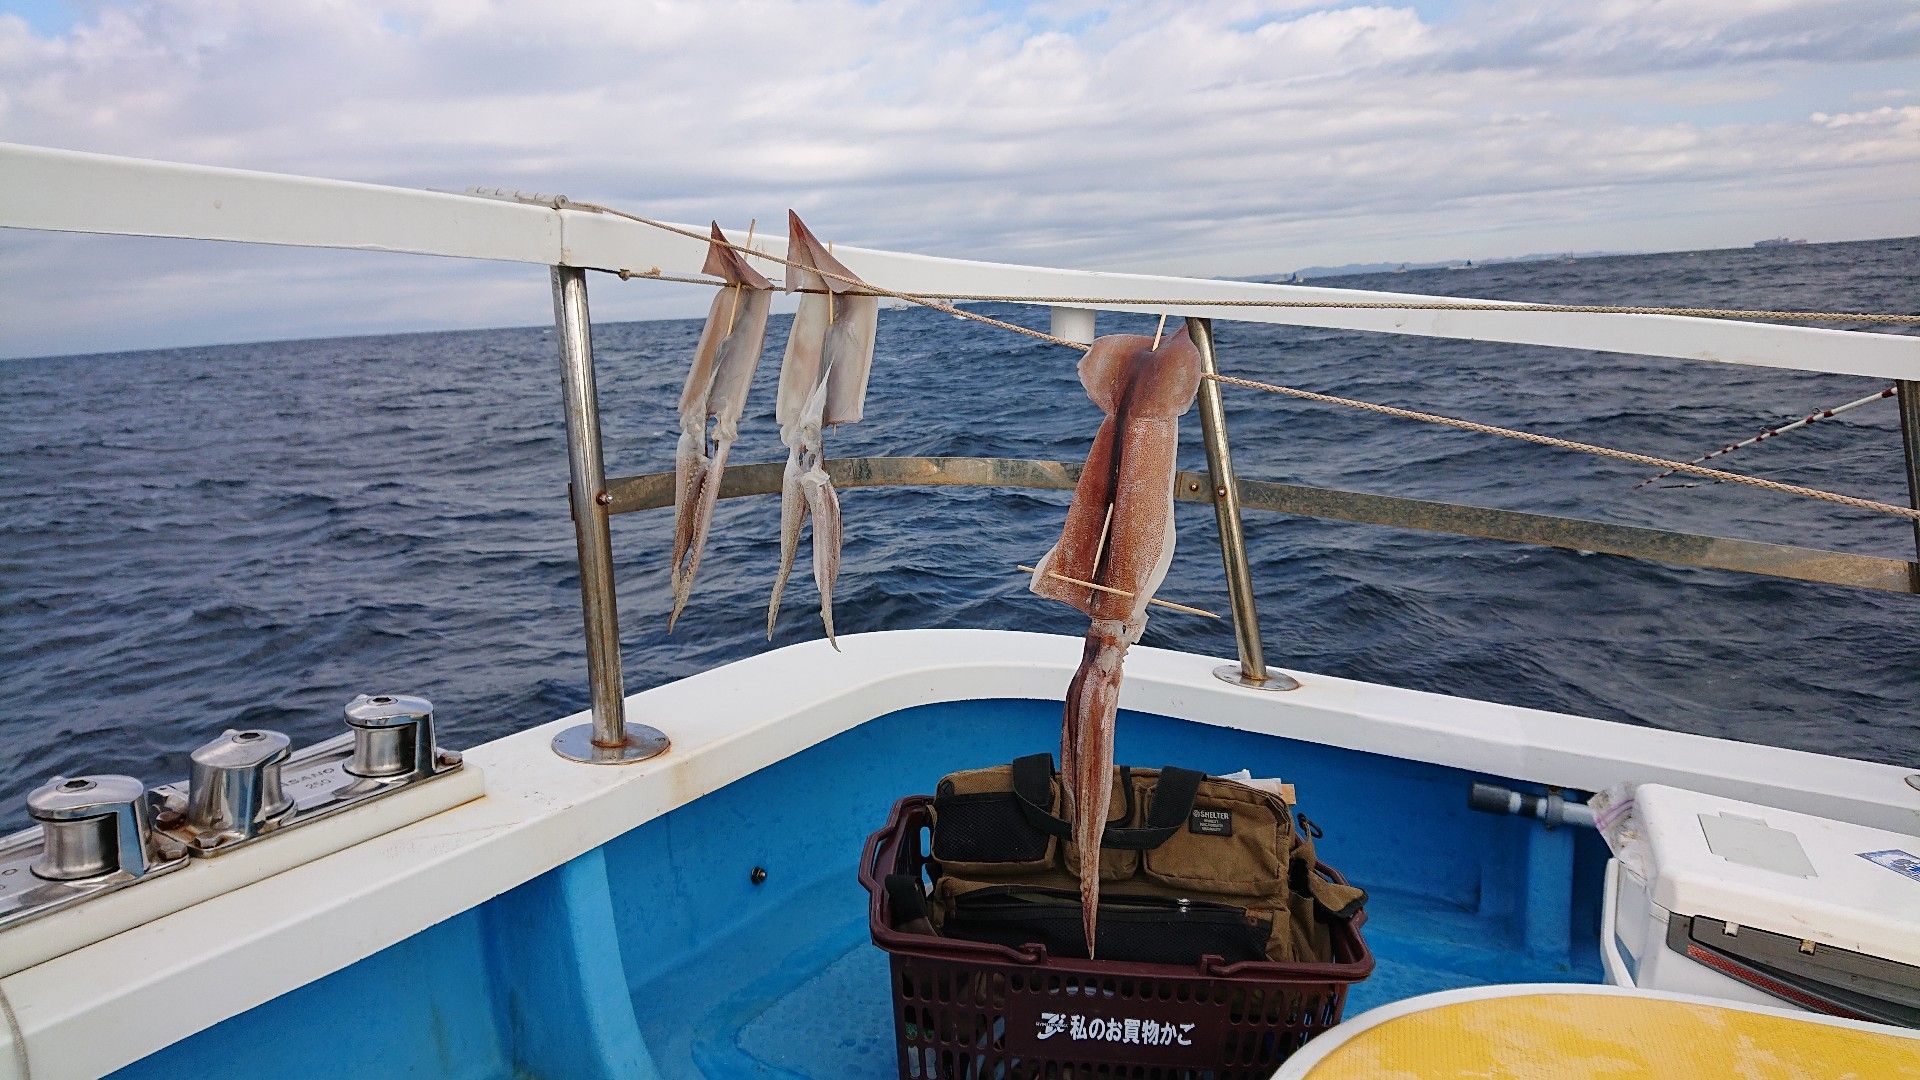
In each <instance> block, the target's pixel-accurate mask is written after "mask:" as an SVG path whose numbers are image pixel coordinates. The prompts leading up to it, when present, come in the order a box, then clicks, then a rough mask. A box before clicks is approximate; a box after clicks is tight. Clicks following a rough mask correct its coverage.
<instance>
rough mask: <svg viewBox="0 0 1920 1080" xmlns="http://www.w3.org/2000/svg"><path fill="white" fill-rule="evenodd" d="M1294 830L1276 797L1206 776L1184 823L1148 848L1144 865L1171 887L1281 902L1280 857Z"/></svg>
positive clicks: (1152, 878)
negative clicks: (1157, 843) (1162, 841)
mask: <svg viewBox="0 0 1920 1080" xmlns="http://www.w3.org/2000/svg"><path fill="white" fill-rule="evenodd" d="M1143 796H1144V797H1145V798H1148V799H1151V797H1152V792H1150V791H1148V792H1143ZM1292 834H1293V819H1292V817H1291V816H1290V814H1289V812H1288V810H1287V806H1286V804H1285V803H1283V802H1281V801H1280V799H1279V798H1278V797H1276V796H1273V795H1269V794H1267V793H1265V792H1261V791H1256V790H1254V789H1252V788H1249V787H1246V786H1244V785H1241V784H1236V783H1233V782H1231V781H1227V780H1213V779H1208V780H1204V781H1202V782H1201V784H1200V789H1199V791H1198V793H1197V794H1196V795H1195V796H1194V801H1193V811H1192V814H1191V816H1190V818H1189V820H1188V822H1187V824H1186V826H1185V827H1183V828H1180V829H1178V830H1176V831H1175V832H1174V834H1173V835H1172V836H1170V837H1168V838H1167V840H1166V841H1165V842H1164V843H1162V844H1161V845H1160V846H1158V847H1156V848H1153V849H1151V850H1149V851H1147V852H1146V853H1145V859H1144V862H1143V866H1144V868H1145V872H1146V877H1147V879H1148V880H1150V881H1153V882H1156V883H1158V884H1160V885H1163V886H1166V887H1169V888H1175V889H1188V890H1192V891H1194V892H1196V893H1207V894H1219V895H1225V896H1247V897H1263V898H1269V899H1272V900H1274V901H1276V902H1277V901H1278V900H1280V899H1281V898H1283V897H1285V896H1286V894H1287V876H1286V869H1287V868H1286V865H1285V863H1284V862H1282V859H1283V858H1284V854H1283V853H1285V852H1288V851H1289V850H1291V848H1292V840H1293V835H1292Z"/></svg>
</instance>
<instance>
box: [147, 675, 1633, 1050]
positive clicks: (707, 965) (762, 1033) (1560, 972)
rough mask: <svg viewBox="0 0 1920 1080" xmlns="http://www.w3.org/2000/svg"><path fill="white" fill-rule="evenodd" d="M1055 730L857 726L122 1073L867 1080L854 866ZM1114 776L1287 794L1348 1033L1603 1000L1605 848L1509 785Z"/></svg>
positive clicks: (1217, 756)
mask: <svg viewBox="0 0 1920 1080" xmlns="http://www.w3.org/2000/svg"><path fill="white" fill-rule="evenodd" d="M1059 709H1060V705H1059V704H1058V703H1057V702H1041V701H1007V700H1001V701H973V702H957V703H946V704H938V705H926V706H921V707H918V708H913V709H907V710H903V711H901V712H897V713H893V714H891V715H888V716H884V717H881V718H879V719H876V720H873V721H871V722H869V723H867V724H864V725H862V726H860V727H858V728H855V729H853V730H851V731H848V732H846V733H844V734H842V735H839V736H837V737H835V738H832V739H829V740H827V741H825V742H822V743H820V744H819V745H817V746H814V747H813V748H811V749H809V750H807V751H806V752H804V753H801V754H798V755H796V756H794V757H791V758H789V759H787V760H785V761H782V762H780V763H778V764H776V765H773V766H771V767H769V768H766V769H763V770H760V771H759V772H756V773H754V774H753V775H751V776H749V777H747V778H745V779H743V780H741V781H739V782H737V783H734V784H731V785H729V786H727V787H725V788H722V789H721V790H719V791H716V792H713V793H711V794H708V795H706V796H704V797H703V798H699V799H696V800H694V801H693V802H690V803H688V804H686V805H685V806H682V807H680V808H679V809H677V810H675V811H673V812H671V813H669V814H667V815H665V816H662V817H660V818H657V819H655V820H653V821H650V822H647V823H646V824H644V825H641V826H639V827H638V828H635V829H633V830H631V831H629V832H627V833H625V834H623V835H621V836H620V837H618V838H616V839H615V840H613V841H611V842H610V843H607V844H606V845H604V846H602V847H600V848H598V849H595V850H594V851H591V852H589V853H588V854H586V855H584V856H582V857H580V858H578V859H575V860H573V861H571V862H569V863H567V864H565V865H563V866H561V867H559V868H558V869H556V870H553V871H551V872H549V873H547V874H544V875H542V876H540V877H539V878H536V879H534V880H533V881H529V882H527V883H526V884H524V885H521V886H519V887H517V888H515V889H513V890H511V891H509V892H507V893H504V894H502V895H500V896H498V897H496V898H494V899H493V900H491V901H489V902H487V903H486V904H483V905H481V906H480V907H478V908H475V909H472V910H470V911H467V912H464V913H462V914H461V915H458V916H455V917H454V918H452V919H449V920H447V921H445V922H443V923H441V924H439V925H437V926H435V927H433V928H431V929H429V930H427V931H425V932H423V933H421V934H418V935H416V936H415V937H413V938H411V939H408V940H407V941H403V942H401V943H399V944H397V945H394V946H392V947H390V948H387V949H385V950H383V951H381V952H379V953H376V954H374V955H373V956H370V957H368V958H367V959H365V960H363V961H360V962H359V963H356V964H353V965H351V966H349V967H347V968H345V969H343V970H341V971H338V972H336V973H334V974H333V975H330V976H328V977H326V978H324V979H322V980H320V981H318V982H315V983H312V984H309V985H308V986H306V987H303V988H301V989H300V990H298V991H296V992H294V993H292V994H289V995H286V996H284V997H282V998H279V999H277V1000H275V1001H272V1002H269V1003H267V1004H265V1005H262V1006H260V1007H258V1008H256V1009H253V1010H251V1011H249V1012H247V1013H243V1014H241V1015H240V1016H236V1017H233V1018H232V1019H229V1020H227V1021H225V1022H223V1023H221V1024H219V1025H216V1026H215V1027H213V1028H210V1029H208V1030H206V1031H203V1032H201V1033H200V1034H198V1035H195V1036H192V1037H190V1038H188V1039H186V1040H183V1041H182V1042H180V1043H176V1044H175V1045H173V1046H171V1047H169V1048H167V1049H166V1050H164V1051H162V1052H160V1053H158V1054H156V1055H154V1056H152V1057H150V1058H148V1059H146V1060H144V1061H141V1062H138V1063H136V1064H135V1065H133V1066H130V1067H129V1068H128V1069H126V1070H123V1072H122V1073H121V1074H120V1075H124V1076H129V1077H147V1076H152V1077H162V1076H166V1077H172V1076H178V1075H183V1074H192V1073H197V1072H219V1073H224V1074H234V1073H238V1074H244V1075H274V1076H279V1077H304V1076H323V1075H324V1076H327V1077H330V1078H332V1077H338V1076H340V1075H366V1076H375V1075H379V1076H421V1077H428V1076H448V1077H461V1078H467V1077H473V1078H481V1077H503V1078H504V1077H513V1078H524V1077H542V1078H545V1077H555V1078H559V1077H594V1076H615V1075H618V1076H648V1075H659V1076H666V1077H693V1076H736V1075H737V1076H747V1075H753V1076H793V1077H886V1076H891V1075H893V1074H894V1070H895V1065H894V1051H893V1030H892V1020H891V1008H890V1002H889V996H888V994H889V991H888V979H887V961H886V957H885V955H884V954H883V953H881V952H880V951H879V950H878V949H876V948H875V947H874V946H873V945H872V944H871V943H870V942H869V941H868V939H867V927H866V894H865V892H864V891H863V890H862V889H861V888H860V887H859V886H858V885H857V884H856V883H855V881H854V869H855V866H854V864H855V862H856V861H857V858H858V854H859V851H860V847H861V844H862V842H863V840H864V839H865V837H866V835H867V834H868V833H869V832H871V831H872V830H873V829H875V828H877V827H878V826H879V825H880V824H881V823H882V822H883V821H884V820H885V818H886V814H887V810H888V808H889V807H890V806H891V804H892V803H893V801H894V800H895V799H896V798H898V797H899V796H901V795H905V794H911V793H915V792H924V791H928V790H930V789H931V788H932V786H933V784H934V782H935V780H937V779H938V777H939V776H941V775H942V774H944V773H946V772H949V771H951V770H953V769H958V768H965V767H972V766H978V765H987V764H993V763H996V762H1004V761H1007V760H1010V759H1011V758H1013V757H1015V756H1017V755H1018V754H1020V753H1024V752H1031V751H1032V750H1034V749H1036V748H1044V747H1047V746H1049V745H1051V744H1052V743H1054V742H1055V741H1057V732H1058V724H1059ZM1118 759H1119V760H1121V761H1127V762H1134V763H1139V764H1142V765H1158V764H1162V763H1175V764H1182V765H1187V766H1190V767H1194V768H1200V769H1205V770H1208V771H1210V772H1216V773H1219V772H1231V771H1234V770H1237V769H1241V768H1248V769H1251V770H1252V771H1253V773H1254V774H1255V775H1257V776H1279V777H1282V778H1284V779H1286V780H1288V781H1291V782H1292V783H1294V784H1295V785H1297V787H1298V790H1299V794H1300V799H1301V806H1302V808H1303V809H1304V810H1305V811H1306V812H1307V814H1308V815H1309V816H1310V817H1312V818H1313V819H1314V820H1315V821H1316V822H1317V823H1319V824H1320V826H1321V827H1322V828H1323V829H1324V830H1325V832H1326V835H1325V837H1324V838H1323V839H1322V840H1320V841H1319V845H1318V846H1319V850H1320V854H1321V857H1322V858H1323V859H1324V860H1325V861H1327V862H1328V863H1330V864H1332V865H1334V866H1337V867H1339V868H1340V869H1341V870H1342V871H1343V872H1344V873H1345V874H1346V875H1347V876H1348V877H1349V878H1350V879H1351V880H1353V881H1354V882H1355V883H1357V884H1360V885H1362V886H1364V887H1366V888H1367V889H1368V890H1369V892H1370V894H1371V899H1370V902H1369V904H1368V919H1367V923H1366V926H1365V930H1364V935H1365V937H1366V939H1367V941H1368V943H1369V945H1370V946H1371V947H1372V949H1373V951H1374V953H1375V955H1376V958H1377V963H1378V967H1377V969H1376V971H1375V973H1374V975H1373V976H1372V977H1371V978H1369V979H1368V980H1366V981H1365V982H1363V983H1361V984H1359V985H1358V986H1356V987H1355V988H1354V989H1353V991H1352V992H1351V994H1350V996H1349V999H1348V1005H1347V1015H1349V1016H1351V1015H1355V1014H1356V1013H1358V1012H1360V1011H1363V1010H1365V1009H1368V1008H1371V1007H1373V1006H1376V1005H1380V1004H1384V1003H1386V1002H1390V1001H1395V1000H1399V999H1402V998H1406V997H1410V996H1413V995H1417V994H1424V993H1428V992H1431V991H1436V990H1444V989H1451V988H1455V987H1464V986H1474V985H1483V984H1487V983H1503V982H1547V981H1575V982H1597V981H1599V979H1600V966H1599V960H1598V956H1597V952H1596V948H1595V937H1596V934H1597V932H1598V926H1599V899H1600V872H1601V869H1602V866H1603V865H1604V861H1605V848H1604V846H1603V845H1602V844H1601V842H1600V840H1599V838H1598V836H1597V835H1595V834H1593V833H1592V832H1591V831H1590V830H1585V829H1574V828H1562V829H1557V830H1548V829H1546V828H1544V827H1542V826H1541V825H1539V824H1538V823H1536V822H1532V821H1527V820H1522V819H1519V818H1508V817H1495V816H1490V815H1485V814H1479V813H1474V812H1472V811H1470V810H1468V809H1467V805H1466V801H1467V788H1468V786H1469V785H1470V784H1471V783H1472V782H1473V781H1475V780H1493V781H1496V782H1503V783H1507V782H1511V781H1510V780H1509V778H1504V777H1493V776H1486V775H1479V774H1474V773H1469V772H1466V771H1463V770H1457V769H1451V768H1445V767H1440V766H1434V765H1427V764H1423V763H1419V762H1412V761H1406V760H1401V759H1396V758H1388V757H1382V756H1378V755H1371V754H1365V753H1360V752H1356V751H1351V750H1343V749H1335V748H1329V747H1325V746H1321V745H1317V744H1310V743H1302V742H1295V741H1290V740H1286V739H1276V738H1272V737H1268V736H1261V735H1256V734H1252V733H1248V732H1243V731H1236V730H1231V729H1226V728H1215V727H1209V726H1207V725H1204V724H1195V723H1190V722H1186V721H1180V720H1174V719H1169V718H1166V717H1160V716H1153V715H1146V714H1139V713H1126V714H1123V715H1122V717H1121V719H1120V739H1119V748H1118ZM1518 786H1522V787H1524V786H1525V785H1518ZM755 868H761V869H764V870H765V871H766V876H765V879H764V881H763V882H761V883H758V884H756V883H755V882H754V881H753V875H752V872H753V870H754V869H755Z"/></svg>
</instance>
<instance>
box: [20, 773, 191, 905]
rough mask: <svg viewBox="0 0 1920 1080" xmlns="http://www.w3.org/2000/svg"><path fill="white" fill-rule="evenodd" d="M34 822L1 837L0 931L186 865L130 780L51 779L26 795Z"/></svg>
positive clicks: (180, 851) (184, 857)
mask: <svg viewBox="0 0 1920 1080" xmlns="http://www.w3.org/2000/svg"><path fill="white" fill-rule="evenodd" d="M27 812H28V813H29V814H30V815H32V817H33V819H34V820H35V821H37V822H39V824H38V825H37V826H36V827H34V828H31V829H26V830H24V831H21V832H17V833H15V834H13V835H12V836H9V837H5V838H0V930H4V929H6V928H8V927H11V926H15V925H18V924H20V923H23V922H26V921H28V920H30V919H36V918H39V917H40V916H42V915H47V914H51V913H52V912H55V911H58V910H60V909H61V908H64V907H68V906H71V905H73V904H77V903H79V902H80V901H82V900H86V899H89V898H91V897H94V896H100V895H103V894H105V893H109V892H112V891H114V890H116V889H120V888H124V887H126V886H128V885H132V884H134V883H135V882H138V881H144V880H145V879H147V878H150V877H156V876H158V875H160V874H164V873H167V872H168V871H170V870H178V869H179V868H180V867H182V866H184V865H186V862H187V852H186V848H185V847H184V846H183V845H181V844H180V843H179V842H177V841H174V840H171V839H168V838H167V837H164V836H160V835H158V834H156V833H155V832H154V829H153V814H152V807H151V804H150V802H149V800H148V796H147V788H146V785H145V784H142V783H141V782H140V781H138V780H135V779H134V778H133V777H131V776H113V775H101V776H75V777H71V778H69V777H64V776H56V777H54V778H53V779H52V780H49V781H47V782H46V783H45V784H43V785H41V786H40V787H38V788H36V789H34V791H33V793H32V794H30V795H28V796H27Z"/></svg>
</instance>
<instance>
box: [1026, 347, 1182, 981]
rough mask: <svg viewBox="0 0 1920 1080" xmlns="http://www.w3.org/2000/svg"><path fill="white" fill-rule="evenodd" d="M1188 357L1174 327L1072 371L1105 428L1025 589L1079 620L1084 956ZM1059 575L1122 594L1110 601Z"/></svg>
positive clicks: (1073, 698)
mask: <svg viewBox="0 0 1920 1080" xmlns="http://www.w3.org/2000/svg"><path fill="white" fill-rule="evenodd" d="M1200 370H1201V367H1200V351H1199V350H1198V349H1196V348H1195V347H1194V344H1193V342H1192V340H1190V339H1189V338H1188V337H1187V332H1186V330H1185V329H1184V328H1183V329H1181V331H1180V332H1179V333H1177V334H1175V335H1173V336H1172V337H1171V338H1169V339H1167V340H1166V341H1165V343H1163V344H1161V345H1159V347H1158V348H1156V347H1155V344H1154V339H1153V338H1149V337H1144V336H1138V335H1132V334H1116V335H1112V336H1109V337H1103V338H1100V339H1099V340H1097V341H1095V342H1094V343H1093V347H1092V348H1091V349H1089V350H1088V351H1087V354H1086V356H1085V357H1084V358H1082V359H1081V361H1080V383H1081V385H1083V386H1085V387H1086V390H1087V396H1088V397H1090V398H1092V399H1093V403H1094V404H1095V405H1098V406H1100V408H1101V410H1102V411H1104V412H1105V413H1106V414H1107V415H1106V419H1104V420H1102V421H1101V422H1100V430H1099V431H1098V432H1097V433H1096V434H1095V435H1094V437H1093V448H1092V449H1091V450H1089V451H1088V452H1087V464H1086V468H1085V470H1084V471H1082V472H1081V474H1080V481H1079V483H1078V484H1077V485H1076V486H1075V487H1074V489H1073V501H1072V503H1071V504H1070V505H1069V506H1068V507H1067V521H1066V525H1065V527H1064V528H1062V529H1061V532H1060V539H1059V541H1058V542H1057V543H1055V544H1054V545H1053V548H1052V549H1051V550H1050V551H1048V552H1047V554H1046V556H1045V557H1044V558H1042V559H1041V560H1040V562H1039V565H1038V566H1037V567H1036V568H1035V570H1034V574H1033V582H1032V584H1031V585H1030V586H1029V587H1030V588H1031V589H1032V591H1033V592H1035V593H1036V594H1038V595H1040V596H1045V597H1050V598H1052V599H1055V600H1059V601H1062V602H1064V603H1068V604H1072V605H1073V606H1074V607H1076V608H1078V609H1080V610H1081V611H1084V612H1086V613H1087V615H1088V616H1089V617H1090V618H1091V620H1092V621H1091V624H1090V625H1089V626H1088V628H1087V642H1086V647H1085V649H1084V650H1083V651H1082V653H1081V656H1080V668H1079V670H1078V671H1076V672H1074V676H1073V681H1072V683H1070V684H1069V685H1068V687H1067V697H1066V710H1065V715H1064V717H1063V718H1062V722H1061V728H1060V778H1061V787H1062V788H1063V789H1064V790H1065V792H1066V798H1067V809H1068V815H1069V817H1070V818H1071V820H1072V822H1073V844H1074V846H1075V847H1076V848H1077V849H1078V851H1079V861H1080V917H1081V922H1082V925H1083V927H1084V928H1085V930H1086V935H1087V955H1088V956H1092V955H1093V949H1094V923H1095V919H1096V915H1097V913H1098V907H1099V902H1100V872H1099V866H1100V837H1101V833H1102V832H1103V831H1104V830H1105V828H1106V824H1107V813H1108V810H1109V809H1110V804H1111V802H1112V796H1113V734H1114V719H1115V714H1116V712H1117V710H1118V708H1119V704H1120V678H1121V671H1120V668H1121V662H1122V661H1123V660H1124V659H1125V658H1126V654H1127V647H1128V646H1130V645H1132V644H1133V643H1134V642H1136V641H1139V640H1140V634H1141V633H1142V632H1143V631H1144V630H1145V629H1146V627H1147V610H1146V609H1147V601H1148V600H1150V599H1152V598H1153V594H1154V591H1155V590H1156V589H1158V588H1159V587H1160V583H1161V581H1163V580H1165V578H1166V576H1167V566H1168V564H1170V563H1171V562H1172V561H1173V542H1174V529H1173V477H1174V457H1175V453H1176V451H1177V450H1178V449H1179V442H1180V417H1181V416H1182V415H1183V414H1185V413H1186V411H1187V410H1188V409H1189V408H1191V407H1192V405H1193V398H1194V395H1195V393H1197V392H1198V391H1199V389H1200ZM1055 575H1060V576H1063V577H1069V578H1078V579H1080V580H1081V581H1091V582H1094V583H1095V584H1099V585H1105V586H1108V587H1110V588H1114V589H1119V590H1122V591H1124V592H1125V593H1126V594H1127V595H1124V596H1122V595H1116V594H1114V593H1111V592H1101V591H1097V590H1093V589H1088V588H1086V587H1085V586H1081V585H1074V584H1072V583H1070V582H1066V581H1062V580H1060V577H1056V576H1055Z"/></svg>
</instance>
